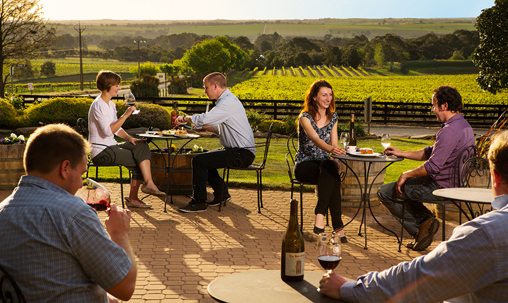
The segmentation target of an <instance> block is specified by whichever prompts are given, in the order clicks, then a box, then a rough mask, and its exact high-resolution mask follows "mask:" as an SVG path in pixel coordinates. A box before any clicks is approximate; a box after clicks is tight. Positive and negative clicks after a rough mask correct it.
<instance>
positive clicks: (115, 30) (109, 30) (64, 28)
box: [49, 18, 476, 40]
mask: <svg viewBox="0 0 508 303" xmlns="http://www.w3.org/2000/svg"><path fill="white" fill-rule="evenodd" d="M475 20H476V18H446V19H440V18H437V19H418V18H385V19H330V18H327V19H305V20H187V21H171V20H143V21H136V20H110V19H107V20H80V21H77V20H76V21H49V23H50V24H51V25H55V26H57V31H58V35H62V34H66V33H67V34H70V35H73V36H74V35H76V30H75V29H74V28H75V26H77V24H78V22H80V23H81V26H82V27H86V30H85V32H84V33H83V35H85V36H86V35H102V36H113V35H116V36H142V37H144V38H150V39H152V38H155V37H158V36H161V35H167V34H180V33H196V34H198V35H211V36H223V35H228V36H232V37H236V36H247V37H248V38H249V39H250V40H255V39H256V38H257V37H258V36H259V35H261V34H273V33H274V32H277V33H278V34H279V35H281V36H283V37H286V38H287V37H297V36H298V37H307V38H319V39H322V38H323V37H324V36H325V35H331V38H333V37H341V38H351V37H354V36H356V35H358V36H360V35H365V36H367V38H369V39H372V38H374V37H376V36H382V35H385V34H388V33H391V34H395V35H398V36H401V37H402V38H416V37H420V36H423V35H426V34H428V33H435V34H437V35H445V34H449V33H453V32H454V31H456V30H459V29H466V30H475V27H474V24H475Z"/></svg>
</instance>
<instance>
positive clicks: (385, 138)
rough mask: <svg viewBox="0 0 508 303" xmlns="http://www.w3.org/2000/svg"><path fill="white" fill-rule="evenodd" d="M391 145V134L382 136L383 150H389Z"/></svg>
mask: <svg viewBox="0 0 508 303" xmlns="http://www.w3.org/2000/svg"><path fill="white" fill-rule="evenodd" d="M390 144H391V138H390V135H389V134H382V135H381V145H383V150H385V149H387V148H388V146H390Z"/></svg>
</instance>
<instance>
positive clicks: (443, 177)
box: [423, 114, 475, 188]
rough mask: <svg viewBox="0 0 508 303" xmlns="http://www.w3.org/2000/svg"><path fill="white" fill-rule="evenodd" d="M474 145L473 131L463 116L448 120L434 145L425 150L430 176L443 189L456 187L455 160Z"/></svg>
mask: <svg viewBox="0 0 508 303" xmlns="http://www.w3.org/2000/svg"><path fill="white" fill-rule="evenodd" d="M474 143H475V142H474V133H473V129H472V128H471V125H469V123H468V122H467V121H466V120H465V119H464V116H463V115H462V114H456V115H455V116H453V117H451V118H450V119H448V121H446V122H445V123H443V125H442V126H441V129H440V130H439V132H438V133H437V135H436V142H435V143H434V145H433V146H428V147H425V149H424V152H425V156H426V158H427V161H425V163H423V165H424V166H425V169H426V170H427V173H428V174H429V176H430V177H431V178H432V179H433V180H434V181H436V183H437V184H438V185H440V186H441V187H443V188H449V187H456V185H455V184H454V182H453V180H454V178H453V176H452V175H453V173H454V165H455V160H456V159H457V157H458V156H459V154H460V152H461V151H462V150H463V149H464V148H466V147H468V146H470V145H473V144H474Z"/></svg>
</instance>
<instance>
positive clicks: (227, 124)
mask: <svg viewBox="0 0 508 303" xmlns="http://www.w3.org/2000/svg"><path fill="white" fill-rule="evenodd" d="M203 84H204V87H205V93H206V95H207V96H208V98H209V99H211V100H217V105H216V106H215V107H214V108H213V109H212V110H211V111H210V112H208V113H203V114H199V115H198V114H196V115H192V116H184V117H181V116H180V117H178V118H177V120H176V123H177V125H179V124H180V123H186V122H192V123H193V124H194V125H195V127H196V129H197V130H205V131H209V132H214V133H217V134H218V135H219V138H220V143H221V144H222V145H223V146H224V147H225V148H223V149H217V150H212V151H210V152H207V153H202V154H198V155H196V156H195V157H194V158H193V159H192V187H193V196H194V197H193V198H192V200H191V201H190V202H189V204H188V205H186V206H183V207H180V208H179V209H178V210H179V211H181V212H187V213H189V212H202V211H205V210H206V209H207V206H208V205H210V206H215V205H219V204H220V203H221V202H225V201H229V200H230V199H231V196H230V195H229V192H228V189H227V187H226V184H225V182H224V180H222V178H221V177H220V175H219V172H218V171H217V169H218V168H224V167H228V166H229V167H242V168H244V167H248V166H249V165H251V164H252V161H254V156H255V154H256V149H255V148H254V134H253V133H252V128H251V127H250V124H249V120H248V119H247V114H246V113H245V109H244V107H243V105H242V102H240V100H238V98H237V97H236V96H235V95H233V94H232V93H231V92H230V91H229V89H228V88H227V87H226V77H224V75H222V74H221V73H217V72H216V73H211V74H209V75H207V76H206V77H205V78H204V79H203ZM207 182H208V183H209V184H210V186H211V187H212V189H213V195H214V199H213V201H211V202H208V203H207V202H206V183H207ZM222 189H223V191H221V190H222ZM221 197H223V198H222V200H221Z"/></svg>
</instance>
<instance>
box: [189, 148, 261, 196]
mask: <svg viewBox="0 0 508 303" xmlns="http://www.w3.org/2000/svg"><path fill="white" fill-rule="evenodd" d="M253 161H254V154H252V152H250V151H249V150H247V149H244V148H223V149H216V150H212V151H209V152H206V153H202V154H199V155H197V156H195V157H194V158H193V159H192V187H193V189H194V199H195V200H196V201H197V202H202V201H206V183H207V182H208V184H210V186H211V187H212V188H213V192H214V194H216V195H219V194H221V189H222V186H224V191H227V188H226V184H225V182H224V180H222V177H221V176H220V175H219V172H218V171H217V169H219V168H225V167H229V168H244V167H248V166H249V165H251V164H252V162H253Z"/></svg>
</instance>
